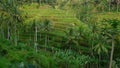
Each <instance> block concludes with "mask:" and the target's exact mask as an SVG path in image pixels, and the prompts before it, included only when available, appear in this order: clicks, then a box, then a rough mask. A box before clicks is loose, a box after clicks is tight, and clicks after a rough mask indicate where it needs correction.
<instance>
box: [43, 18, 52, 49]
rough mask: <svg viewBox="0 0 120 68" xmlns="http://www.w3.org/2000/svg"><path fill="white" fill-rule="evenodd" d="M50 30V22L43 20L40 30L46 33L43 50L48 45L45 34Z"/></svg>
mask: <svg viewBox="0 0 120 68" xmlns="http://www.w3.org/2000/svg"><path fill="white" fill-rule="evenodd" d="M51 29H52V22H51V21H50V20H48V19H45V20H44V21H43V23H42V30H43V31H44V32H45V33H46V34H45V50H46V47H47V45H48V43H49V36H48V34H47V33H48V32H49V31H51Z"/></svg>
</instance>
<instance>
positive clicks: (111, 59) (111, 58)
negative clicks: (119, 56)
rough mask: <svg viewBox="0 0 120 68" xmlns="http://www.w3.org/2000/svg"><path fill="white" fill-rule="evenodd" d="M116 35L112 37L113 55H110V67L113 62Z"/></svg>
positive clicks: (110, 67)
mask: <svg viewBox="0 0 120 68" xmlns="http://www.w3.org/2000/svg"><path fill="white" fill-rule="evenodd" d="M114 46H115V44H114V36H113V37H112V50H111V55H110V64H109V68H112V62H113V54H114Z"/></svg>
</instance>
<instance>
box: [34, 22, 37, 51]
mask: <svg viewBox="0 0 120 68" xmlns="http://www.w3.org/2000/svg"><path fill="white" fill-rule="evenodd" d="M34 49H35V52H36V53H37V51H38V50H37V25H36V24H35V36H34Z"/></svg>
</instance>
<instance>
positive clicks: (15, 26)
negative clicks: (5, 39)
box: [14, 23, 17, 46]
mask: <svg viewBox="0 0 120 68" xmlns="http://www.w3.org/2000/svg"><path fill="white" fill-rule="evenodd" d="M14 28H15V31H14V32H15V38H14V43H15V46H17V25H16V23H15V25H14Z"/></svg>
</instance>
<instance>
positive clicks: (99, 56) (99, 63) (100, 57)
mask: <svg viewBox="0 0 120 68" xmlns="http://www.w3.org/2000/svg"><path fill="white" fill-rule="evenodd" d="M100 62H101V55H100V54H99V67H98V68H101V67H100Z"/></svg>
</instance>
